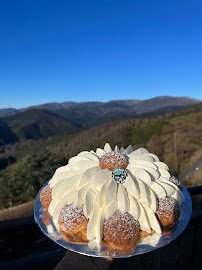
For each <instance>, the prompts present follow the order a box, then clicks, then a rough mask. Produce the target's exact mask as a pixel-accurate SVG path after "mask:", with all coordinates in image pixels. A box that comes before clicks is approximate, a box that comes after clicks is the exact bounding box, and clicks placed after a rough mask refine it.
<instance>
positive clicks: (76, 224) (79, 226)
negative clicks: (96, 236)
mask: <svg viewBox="0 0 202 270" xmlns="http://www.w3.org/2000/svg"><path fill="white" fill-rule="evenodd" d="M58 221H59V226H60V229H61V230H62V231H63V232H65V233H67V234H77V233H79V232H85V231H86V229H87V225H88V219H87V218H86V217H85V216H84V213H83V205H82V206H80V207H74V206H73V204H67V205H65V206H64V207H63V208H62V210H61V212H60V215H59V219H58Z"/></svg>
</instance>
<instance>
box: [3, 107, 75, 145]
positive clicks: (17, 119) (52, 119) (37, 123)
mask: <svg viewBox="0 0 202 270" xmlns="http://www.w3.org/2000/svg"><path fill="white" fill-rule="evenodd" d="M4 121H5V122H6V123H7V124H8V125H9V126H10V127H11V131H12V132H13V133H14V134H15V135H16V136H17V137H18V138H19V139H20V140H30V139H36V140H38V139H41V138H48V137H52V136H56V135H62V134H66V133H72V132H73V131H75V130H76V128H75V127H74V126H73V125H72V124H70V123H69V122H68V121H66V120H65V119H63V118H62V117H61V116H58V115H56V114H55V113H53V112H51V111H47V110H35V109H31V110H27V111H24V112H22V113H21V114H17V115H13V116H9V117H6V118H4Z"/></svg>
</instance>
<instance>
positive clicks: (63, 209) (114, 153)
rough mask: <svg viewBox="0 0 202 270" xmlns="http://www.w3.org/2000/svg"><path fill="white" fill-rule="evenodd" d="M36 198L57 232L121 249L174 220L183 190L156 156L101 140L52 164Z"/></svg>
mask: <svg viewBox="0 0 202 270" xmlns="http://www.w3.org/2000/svg"><path fill="white" fill-rule="evenodd" d="M40 200H41V203H42V205H43V207H44V208H45V209H46V210H47V211H48V213H49V214H50V216H52V218H53V221H54V223H55V224H57V225H58V226H59V228H60V230H61V231H62V233H65V234H67V235H75V236H79V237H80V239H83V240H85V241H91V240H94V241H96V242H98V243H99V242H101V241H103V242H106V243H108V244H109V243H110V244H111V245H112V247H114V248H118V249H124V248H126V247H130V246H132V245H134V244H135V243H136V241H137V239H138V238H139V237H147V236H148V235H150V234H153V233H154V232H157V233H160V234H161V233H162V230H163V229H164V228H169V229H170V228H172V226H174V225H176V224H177V223H178V221H179V216H180V209H181V205H182V203H183V201H184V195H183V193H182V185H181V183H180V182H179V181H178V180H177V179H176V178H175V177H174V176H171V174H170V173H169V168H168V166H167V165H166V164H165V163H163V162H161V161H160V160H159V158H158V157H157V156H156V155H154V154H152V153H149V152H148V151H147V150H146V149H145V148H139V149H137V150H135V151H134V150H133V148H132V146H131V145H130V146H128V147H127V148H126V149H124V148H120V149H119V148H118V146H116V147H115V148H114V149H113V150H112V149H111V147H110V145H109V144H108V143H106V144H105V146H104V148H103V149H101V148H97V149H96V151H95V152H94V151H93V150H91V151H83V152H80V153H79V154H78V155H77V156H74V157H72V158H70V159H69V161H68V164H67V165H65V166H62V167H60V168H58V169H57V170H56V171H55V173H54V175H53V177H52V179H51V180H50V181H49V183H48V185H47V186H46V187H45V188H43V190H42V191H41V193H40Z"/></svg>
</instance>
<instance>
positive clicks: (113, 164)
mask: <svg viewBox="0 0 202 270" xmlns="http://www.w3.org/2000/svg"><path fill="white" fill-rule="evenodd" d="M99 165H100V168H101V169H106V168H107V169H109V170H110V171H113V170H114V169H115V168H118V167H119V168H122V169H125V168H126V167H127V166H128V160H127V158H126V156H125V155H123V154H120V153H118V152H115V151H111V152H108V153H106V154H105V155H103V156H101V158H100V162H99Z"/></svg>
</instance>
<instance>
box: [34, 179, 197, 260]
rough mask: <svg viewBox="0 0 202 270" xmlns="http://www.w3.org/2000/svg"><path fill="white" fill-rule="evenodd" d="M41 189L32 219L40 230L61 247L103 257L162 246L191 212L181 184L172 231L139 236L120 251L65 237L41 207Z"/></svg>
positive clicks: (128, 255) (141, 251) (104, 245)
mask: <svg viewBox="0 0 202 270" xmlns="http://www.w3.org/2000/svg"><path fill="white" fill-rule="evenodd" d="M48 182H49V181H48ZM48 182H46V184H45V185H44V186H43V187H42V188H41V190H42V189H43V188H44V187H45V186H46V185H48ZM41 190H40V191H39V193H38V194H37V197H36V201H35V207H34V219H35V221H36V222H37V223H38V225H39V227H40V229H41V230H42V232H43V233H44V234H45V235H46V236H47V237H49V238H50V239H51V240H53V241H54V242H56V243H57V244H58V245H60V246H62V247H63V248H66V249H68V250H71V251H74V252H77V253H80V254H83V255H87V256H94V257H103V258H127V257H131V256H135V255H140V254H144V253H147V252H150V251H152V250H155V249H157V248H160V247H163V246H165V245H167V244H169V243H170V242H171V241H173V240H174V239H175V238H176V237H178V236H179V235H180V234H181V233H182V232H183V230H184V229H185V228H186V226H187V224H188V222H189V220H190V217H191V212H192V203H191V196H190V194H189V192H188V191H187V189H186V188H185V187H184V186H183V190H182V192H183V194H184V197H185V201H184V202H183V204H182V206H181V214H180V219H179V223H178V224H177V226H176V228H175V230H174V229H173V231H169V232H163V233H162V234H158V233H154V234H152V235H149V236H147V237H146V238H139V239H138V240H137V242H136V245H135V246H134V247H133V248H130V249H127V250H124V251H120V250H114V249H112V248H111V247H108V246H106V243H105V242H104V241H102V242H101V243H99V244H98V243H96V242H95V241H89V242H75V241H74V239H73V238H72V239H70V238H67V236H66V235H65V234H63V233H62V232H61V231H60V230H59V228H58V225H57V224H54V223H53V220H52V218H51V216H50V215H49V214H48V213H47V211H46V210H45V209H44V208H43V206H42V204H41V202H40V192H41Z"/></svg>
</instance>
